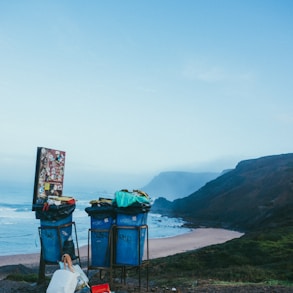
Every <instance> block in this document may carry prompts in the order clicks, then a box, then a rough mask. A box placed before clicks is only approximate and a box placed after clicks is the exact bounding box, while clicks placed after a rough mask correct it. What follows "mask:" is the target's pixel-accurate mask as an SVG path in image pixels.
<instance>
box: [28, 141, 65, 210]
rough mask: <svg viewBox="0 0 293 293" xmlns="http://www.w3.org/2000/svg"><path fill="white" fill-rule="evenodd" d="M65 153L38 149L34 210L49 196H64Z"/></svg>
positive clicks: (42, 148)
mask: <svg viewBox="0 0 293 293" xmlns="http://www.w3.org/2000/svg"><path fill="white" fill-rule="evenodd" d="M64 167H65V152H64V151H59V150H54V149H50V148H45V147H38V148H37V158H36V173H35V182H34V196H33V205H32V210H33V211H34V210H35V207H34V206H35V205H36V204H40V203H42V202H43V201H44V200H45V199H46V198H47V197H48V196H50V195H54V196H62V193H63V179H64Z"/></svg>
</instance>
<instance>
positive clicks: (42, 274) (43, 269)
mask: <svg viewBox="0 0 293 293" xmlns="http://www.w3.org/2000/svg"><path fill="white" fill-rule="evenodd" d="M69 226H73V227H74V234H75V243H76V248H75V253H76V252H77V256H76V259H74V260H77V261H78V264H79V265H81V263H80V253H79V246H78V239H77V232H76V225H75V222H70V223H67V224H63V225H59V226H41V227H39V228H38V230H39V237H40V242H41V253H40V262H39V276H38V284H41V283H43V282H44V281H45V279H46V277H45V273H46V265H58V260H56V263H55V262H48V261H46V260H45V259H44V255H43V245H44V244H43V241H42V235H41V231H42V230H46V229H57V232H58V234H57V235H58V241H59V249H60V254H61V255H62V254H63V244H62V239H61V232H60V230H61V229H62V228H66V227H69ZM71 233H72V232H71Z"/></svg>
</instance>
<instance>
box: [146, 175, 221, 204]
mask: <svg viewBox="0 0 293 293" xmlns="http://www.w3.org/2000/svg"><path fill="white" fill-rule="evenodd" d="M219 175H220V173H215V172H202V173H200V172H198V173H195V172H179V171H170V172H161V173H160V174H159V175H157V176H155V177H154V178H153V179H152V180H151V181H150V182H149V183H148V184H147V185H146V186H144V187H142V190H143V191H145V192H147V193H148V194H149V195H150V196H151V197H152V198H157V197H164V198H166V199H168V200H174V199H177V198H182V197H185V196H187V195H190V194H191V193H193V192H195V191H197V190H198V189H199V188H201V187H202V186H203V185H205V184H206V183H207V182H208V181H210V180H212V179H215V178H216V177H218V176H219Z"/></svg>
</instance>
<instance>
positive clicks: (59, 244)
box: [40, 214, 72, 263]
mask: <svg viewBox="0 0 293 293" xmlns="http://www.w3.org/2000/svg"><path fill="white" fill-rule="evenodd" d="M40 222H41V227H40V237H41V241H42V254H43V259H44V260H45V261H46V262H51V263H56V262H58V261H60V260H61V254H62V248H63V246H64V243H65V241H67V240H69V239H71V235H72V225H71V222H72V214H71V215H69V216H67V217H65V218H63V219H60V220H55V221H54V220H51V221H49V220H42V219H41V220H40Z"/></svg>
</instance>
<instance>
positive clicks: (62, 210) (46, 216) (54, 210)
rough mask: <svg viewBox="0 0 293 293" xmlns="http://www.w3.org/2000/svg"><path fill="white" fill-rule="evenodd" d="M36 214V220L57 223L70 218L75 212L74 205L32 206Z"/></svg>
mask: <svg viewBox="0 0 293 293" xmlns="http://www.w3.org/2000/svg"><path fill="white" fill-rule="evenodd" d="M34 209H35V212H36V219H40V220H45V221H58V220H61V219H64V218H66V217H68V216H70V215H71V214H72V213H73V212H74V210H75V203H74V204H61V205H46V204H36V205H34Z"/></svg>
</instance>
